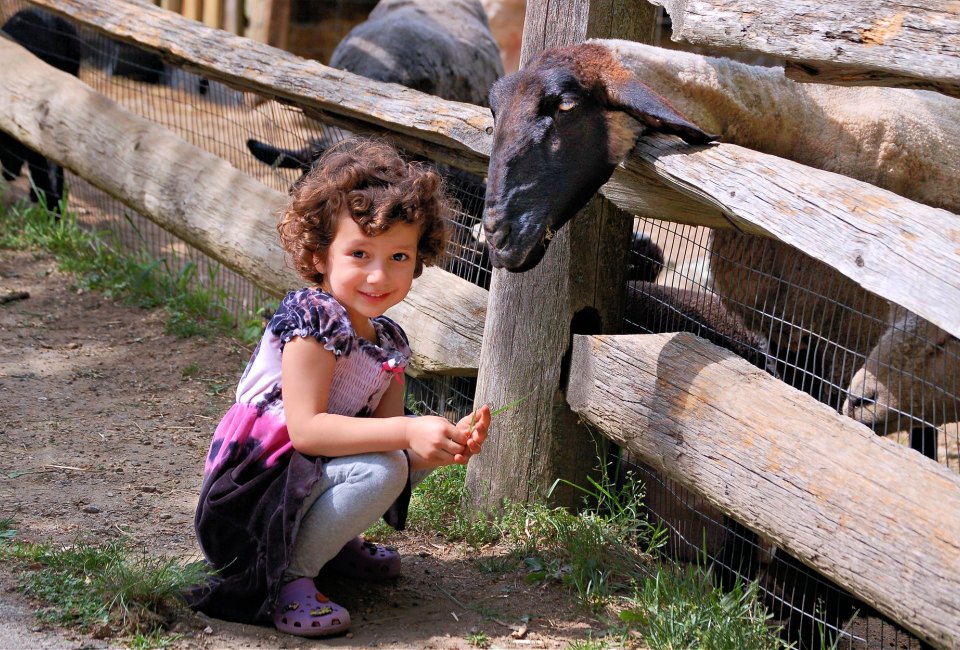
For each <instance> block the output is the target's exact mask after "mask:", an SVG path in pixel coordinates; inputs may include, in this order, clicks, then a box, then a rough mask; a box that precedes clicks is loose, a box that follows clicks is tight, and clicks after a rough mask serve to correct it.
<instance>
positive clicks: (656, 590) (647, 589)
mask: <svg viewBox="0 0 960 650" xmlns="http://www.w3.org/2000/svg"><path fill="white" fill-rule="evenodd" d="M620 619H621V620H622V621H624V622H625V623H626V624H627V625H628V626H629V627H631V628H632V629H635V630H636V631H637V632H639V633H640V634H641V635H642V636H643V639H644V641H645V642H646V643H647V645H649V647H650V648H652V649H653V650H657V649H659V648H670V649H671V650H672V649H677V650H683V649H687V648H689V649H690V650H700V649H702V650H741V649H742V648H751V649H752V650H781V649H785V648H788V647H789V645H788V644H786V643H785V642H784V641H783V640H781V639H780V638H779V637H778V636H777V634H776V630H773V629H771V627H770V625H769V620H770V615H769V614H768V613H766V611H765V610H764V608H763V607H762V606H761V605H760V603H759V600H758V596H757V587H756V585H755V584H750V585H748V586H747V587H746V588H744V587H743V586H742V585H740V584H737V585H736V586H735V587H734V588H733V589H732V590H731V591H728V592H724V591H722V590H720V589H718V588H716V587H714V586H713V585H712V584H711V583H710V581H709V579H708V578H707V576H706V574H705V573H704V571H703V570H702V569H699V568H697V567H696V566H689V567H687V568H686V569H680V568H677V569H668V568H663V569H661V570H660V571H659V572H658V573H657V575H656V576H655V577H654V579H651V580H647V581H644V582H642V583H639V585H638V588H637V591H636V593H635V594H634V596H633V597H632V598H630V599H629V600H628V601H627V602H626V606H625V607H624V609H623V610H622V611H621V612H620Z"/></svg>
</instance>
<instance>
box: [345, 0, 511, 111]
mask: <svg viewBox="0 0 960 650" xmlns="http://www.w3.org/2000/svg"><path fill="white" fill-rule="evenodd" d="M330 67H331V68H338V69H341V70H348V71H350V72H353V73H355V74H359V75H362V76H364V77H367V78H369V79H375V80H376V81H385V82H391V83H398V84H401V85H403V86H406V87H408V88H413V89H414V90H419V91H421V92H425V93H428V94H430V95H436V96H437V97H442V98H443V99H449V100H453V101H458V102H467V103H470V104H477V105H478V106H486V105H487V91H488V89H489V88H490V85H491V84H493V82H494V81H496V80H497V79H499V78H500V77H501V76H503V63H502V61H501V59H500V48H499V47H498V46H497V42H496V40H494V38H493V35H492V34H491V33H490V25H489V23H488V22H487V14H486V13H485V12H484V10H483V6H482V5H481V4H480V2H479V0H442V1H438V0H380V2H378V3H377V6H376V7H374V8H373V11H371V12H370V17H369V18H368V19H367V20H366V21H365V22H363V23H360V24H359V25H357V26H356V27H354V28H353V29H352V30H351V31H350V32H349V33H348V34H347V35H346V36H345V37H344V38H343V40H342V41H340V43H339V44H338V45H337V47H336V49H335V50H334V51H333V54H332V55H331V57H330Z"/></svg>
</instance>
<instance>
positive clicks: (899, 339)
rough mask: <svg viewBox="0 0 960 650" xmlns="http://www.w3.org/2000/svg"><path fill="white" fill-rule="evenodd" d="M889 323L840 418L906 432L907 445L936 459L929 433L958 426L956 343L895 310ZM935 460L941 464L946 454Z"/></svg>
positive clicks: (959, 358)
mask: <svg viewBox="0 0 960 650" xmlns="http://www.w3.org/2000/svg"><path fill="white" fill-rule="evenodd" d="M889 322H890V327H889V328H888V329H887V330H886V331H885V332H884V333H883V335H882V336H881V337H880V339H879V340H878V341H877V344H876V346H874V348H873V350H871V351H870V353H869V355H868V356H867V360H866V362H865V363H864V365H863V367H862V368H860V369H859V370H857V372H856V374H854V376H853V378H852V379H851V380H850V390H849V397H848V398H847V399H846V401H845V402H844V404H843V413H844V414H845V415H847V416H849V417H851V418H853V419H855V420H857V421H858V422H862V423H863V424H865V425H867V426H868V427H871V428H872V429H873V430H874V431H876V432H878V433H886V432H888V431H903V430H906V429H911V430H913V433H914V436H915V437H914V439H912V440H911V445H912V446H913V447H914V448H916V449H917V450H918V451H921V452H922V453H925V454H926V455H929V456H934V457H936V453H937V450H936V448H932V445H933V444H935V442H933V441H931V439H930V435H932V433H933V432H932V431H930V429H931V428H933V427H937V426H940V425H943V424H946V423H949V422H960V409H958V404H957V396H958V395H960V340H958V339H957V338H956V337H953V336H950V334H948V333H947V332H946V331H944V330H943V329H941V328H939V327H937V326H936V325H934V324H933V323H931V322H930V321H927V320H925V319H923V318H920V317H919V316H917V315H916V314H914V313H912V312H908V311H905V310H903V309H901V308H899V307H892V308H891V314H890V318H889ZM918 433H919V434H920V435H921V437H920V438H919V439H918V438H916V435H917V434H918ZM925 433H926V434H928V435H927V437H926V438H924V437H923V434H925ZM942 446H943V447H944V449H946V448H948V445H947V444H944V445H942ZM938 460H940V461H941V462H947V461H948V458H947V454H946V453H944V454H942V457H941V458H939V459H938Z"/></svg>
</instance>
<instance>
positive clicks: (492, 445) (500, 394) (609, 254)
mask: <svg viewBox="0 0 960 650" xmlns="http://www.w3.org/2000/svg"><path fill="white" fill-rule="evenodd" d="M655 12H656V9H655V8H654V7H652V6H650V5H648V4H647V3H644V2H633V1H630V0H627V1H622V0H564V1H563V2H555V1H554V2H548V1H547V0H532V1H530V2H528V3H527V13H526V18H525V21H524V31H523V45H522V50H521V55H520V59H521V67H522V65H523V63H525V62H527V61H529V60H530V59H531V58H532V57H533V56H534V55H536V54H537V53H538V52H540V51H541V50H544V49H546V48H548V47H555V46H562V45H572V44H575V43H579V42H581V41H583V40H585V39H586V38H591V37H611V36H619V37H622V38H629V39H631V40H636V41H643V42H648V43H650V42H652V40H653V33H654V22H655V21H654V17H655ZM631 224H632V219H631V218H630V216H629V215H627V214H626V213H624V212H622V211H620V210H618V209H617V208H616V207H614V206H613V204H611V203H609V202H608V201H606V200H605V199H603V198H595V199H594V200H592V201H591V202H590V204H588V206H587V207H586V208H584V210H583V211H582V212H581V213H580V214H578V215H577V216H576V218H574V219H573V220H571V222H570V223H569V224H568V225H567V226H566V227H564V228H563V229H561V230H560V232H559V233H557V235H556V237H555V238H554V240H553V242H552V244H551V246H550V248H549V249H548V253H547V256H546V258H545V259H544V260H543V261H542V262H541V263H540V265H539V266H537V267H536V268H535V269H533V270H531V271H528V272H526V273H522V274H512V273H508V272H506V271H503V270H500V269H498V270H495V271H494V274H493V281H492V285H491V287H490V301H489V304H488V307H487V320H486V324H485V327H484V334H483V346H482V349H481V354H480V371H479V377H478V386H477V397H476V402H477V403H478V404H482V403H488V404H490V405H491V406H492V407H497V406H500V405H503V404H507V403H509V402H511V401H514V400H516V399H518V398H520V397H523V396H529V397H528V398H527V399H526V400H525V401H524V402H522V403H521V404H520V405H518V406H516V407H515V408H513V409H511V410H509V411H506V412H504V413H502V414H500V415H498V416H497V417H496V418H495V420H494V423H493V425H492V427H491V433H490V438H489V440H488V442H487V445H486V447H485V448H484V452H483V453H482V454H481V455H479V456H477V457H476V458H474V459H473V460H471V461H470V466H469V468H468V471H467V491H468V494H469V497H468V499H469V500H470V501H471V505H472V506H473V507H475V508H479V509H481V510H483V511H485V512H489V511H491V510H497V509H499V508H500V506H501V505H502V503H503V502H504V500H510V501H513V502H527V501H543V500H545V498H546V494H547V491H548V490H549V488H550V487H551V485H552V484H553V483H554V481H556V480H557V479H566V480H567V481H570V482H573V483H577V484H580V485H583V484H585V479H586V477H587V476H588V475H590V474H592V473H593V470H594V469H595V468H596V467H597V458H598V452H599V453H603V447H604V446H605V443H604V441H603V440H604V439H603V437H602V436H600V435H596V436H594V435H592V434H591V432H590V431H589V430H588V429H586V427H584V426H583V425H582V424H580V423H579V422H578V418H577V416H576V415H575V414H574V413H573V412H572V411H571V410H570V408H569V406H568V405H567V402H566V397H565V395H564V389H565V381H566V379H565V374H566V372H567V370H566V368H567V367H568V364H569V350H570V342H571V336H572V334H574V333H577V334H584V333H591V332H592V333H598V332H604V333H614V332H617V331H619V328H620V326H621V322H622V319H623V315H622V310H623V295H624V286H625V281H626V278H625V271H626V263H625V260H626V251H627V247H628V243H629V239H630V228H631ZM580 499H581V497H580V493H579V492H578V491H577V490H575V489H574V488H572V487H570V486H569V485H565V484H559V485H558V489H557V490H556V491H555V492H554V493H553V495H552V497H551V502H552V503H554V504H556V505H566V506H574V507H575V506H576V505H577V504H578V503H579V502H580Z"/></svg>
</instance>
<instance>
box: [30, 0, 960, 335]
mask: <svg viewBox="0 0 960 650" xmlns="http://www.w3.org/2000/svg"><path fill="white" fill-rule="evenodd" d="M33 1H34V2H35V3H36V4H39V5H42V6H45V7H48V8H49V9H51V10H54V11H59V12H60V13H63V14H64V15H67V16H71V17H75V18H77V19H80V20H84V21H85V22H90V23H91V24H92V25H93V26H95V27H96V28H98V29H102V30H105V31H109V32H110V33H113V34H115V35H117V36H119V37H121V38H123V39H126V40H130V41H135V42H138V43H140V44H141V45H144V46H147V47H153V48H169V50H170V52H171V53H172V54H171V56H172V57H173V58H174V59H175V60H178V61H181V62H185V63H187V64H188V65H190V66H191V67H192V68H193V69H197V70H202V71H203V73H204V74H206V75H208V76H211V77H213V78H219V79H221V80H225V81H231V80H232V82H233V83H235V84H237V85H243V84H248V85H249V86H250V87H252V88H255V89H259V90H261V91H263V92H266V93H267V94H270V95H273V96H279V97H281V98H285V99H288V100H290V101H296V102H297V103H300V104H302V105H306V106H308V107H312V110H314V111H318V112H319V113H322V114H323V115H324V116H326V117H330V118H333V120H332V121H334V122H336V123H338V124H341V125H343V126H346V127H347V128H350V129H355V130H360V131H362V130H363V125H367V126H368V127H372V128H378V129H388V130H391V131H392V132H393V133H395V134H398V137H399V138H404V137H405V138H406V140H403V141H401V142H400V144H401V146H404V147H405V148H408V149H409V150H411V151H417V152H420V153H424V154H425V155H428V156H431V157H435V158H437V159H439V160H442V161H445V162H450V163H451V164H454V165H457V166H461V167H463V168H466V169H471V170H473V171H478V172H479V173H485V171H486V165H487V161H488V156H489V150H490V146H491V137H490V135H489V134H488V133H487V129H489V130H490V133H492V120H491V118H490V113H489V111H488V110H487V109H481V108H479V107H475V106H470V105H468V104H460V103H456V102H446V101H443V100H440V99H437V98H434V97H431V96H429V95H424V94H423V93H418V92H416V91H413V90H410V89H407V88H403V87H400V86H394V85H391V84H378V83H376V82H371V81H369V80H367V79H363V78H362V77H358V76H356V75H351V74H349V73H346V72H342V71H339V70H333V69H331V68H326V67H324V66H322V65H320V64H319V63H317V62H315V61H304V60H302V59H299V58H297V57H294V56H293V55H290V54H288V53H286V52H282V51H280V50H277V49H275V48H271V47H269V46H266V45H262V44H258V43H253V42H251V41H250V40H248V39H241V38H239V37H236V36H233V35H228V34H223V33H222V32H217V33H214V32H212V31H211V30H209V29H208V28H206V27H204V26H203V25H199V24H197V23H191V22H189V21H184V20H182V19H181V18H180V17H178V16H176V15H173V14H171V13H168V12H162V11H160V10H159V9H156V8H153V7H152V6H141V5H140V4H138V3H127V2H119V1H118V0H33ZM154 11H155V12H157V15H153V14H152V13H150V12H154ZM584 11H585V10H584ZM144 12H146V13H147V15H146V16H144V17H143V18H141V17H140V16H141V15H142V14H144ZM561 13H563V12H561ZM564 16H567V19H569V18H570V17H571V16H572V14H570V13H569V12H567V13H566V14H564V15H563V16H561V15H558V16H557V17H555V18H552V19H551V20H554V21H555V22H556V21H562V20H564ZM148 19H149V20H148ZM368 111H369V113H370V114H369V115H367V114H366V112H368ZM431 145H433V148H431ZM658 146H659V145H656V144H653V145H650V144H648V142H647V141H646V140H641V143H640V146H639V149H638V151H644V150H646V149H647V148H648V147H652V148H651V149H650V155H652V156H657V155H660V154H659V153H654V152H657V147H658ZM725 146H726V145H721V148H720V149H714V150H715V151H721V152H722V151H727V149H725V148H724V147H725ZM444 152H446V153H444ZM677 153H678V154H682V155H674V156H669V157H668V156H661V162H666V161H669V166H670V169H667V168H666V166H664V165H649V164H644V165H643V166H642V169H643V172H642V173H641V172H639V171H637V165H635V164H634V163H633V162H631V163H629V164H628V165H627V166H626V168H621V169H619V170H618V171H617V173H616V174H615V175H614V178H613V180H612V181H611V183H608V184H607V186H605V188H604V190H603V192H604V194H605V195H606V196H607V197H608V198H610V199H611V200H612V201H613V202H614V203H616V204H617V205H618V206H619V207H621V208H623V209H625V210H627V211H628V212H634V213H637V214H642V215H645V216H651V217H654V218H658V219H663V220H667V221H678V222H681V223H699V224H702V225H708V226H711V227H729V226H730V225H731V224H732V223H734V222H735V223H737V224H738V227H740V228H742V229H744V230H747V231H750V232H757V233H766V234H775V235H776V236H777V237H779V238H780V239H781V240H782V241H784V242H786V243H788V244H791V245H793V246H795V247H797V248H800V249H801V250H806V251H807V252H810V251H811V249H810V248H809V246H810V244H811V242H813V243H814V244H819V249H820V250H819V252H818V254H817V255H818V256H819V257H820V259H821V260H822V261H824V262H825V263H827V264H829V265H830V266H833V267H834V268H837V269H839V270H841V271H843V272H847V270H854V271H856V272H857V274H856V275H853V276H851V277H853V279H854V280H855V281H857V282H859V283H861V284H862V285H863V286H864V287H866V288H868V289H870V290H871V291H874V292H876V293H879V294H881V295H884V296H885V297H888V298H891V299H893V300H894V301H895V302H899V303H901V304H903V305H904V306H905V307H908V308H910V309H913V310H914V311H916V312H917V313H919V314H921V315H922V316H924V317H925V318H927V319H928V320H930V321H932V322H934V323H937V324H938V325H940V326H941V327H943V328H944V329H946V330H948V331H950V332H952V333H954V334H957V333H958V328H960V319H958V318H956V317H955V312H953V314H954V316H951V317H950V318H944V316H943V314H942V313H940V312H941V311H942V309H944V308H947V309H949V307H946V306H947V305H950V304H953V305H960V300H958V299H957V295H956V293H955V284H953V285H950V284H947V285H943V284H942V283H940V282H939V280H938V276H936V275H935V274H936V273H937V272H938V271H937V269H936V268H935V265H923V264H920V263H918V262H917V261H916V260H919V259H921V258H919V257H917V256H916V255H915V254H914V253H913V252H911V251H912V250H914V249H912V248H908V249H907V250H903V251H900V252H893V253H891V254H888V255H886V254H885V255H880V254H871V255H870V256H869V257H870V259H869V260H867V258H866V257H864V262H865V264H866V268H861V267H858V266H857V265H856V255H853V256H852V257H851V256H850V250H849V249H845V248H840V247H838V248H837V249H834V248H833V247H832V246H831V247H825V246H823V244H824V243H825V242H830V243H832V242H836V241H841V240H845V239H846V238H847V237H848V236H849V237H853V238H854V241H860V242H863V241H865V235H864V234H863V231H862V230H861V228H862V226H863V225H864V224H865V223H866V220H867V219H869V220H871V223H873V220H876V219H885V218H886V215H887V214H889V213H888V212H883V213H882V214H879V216H867V215H864V217H863V218H862V219H858V220H857V221H856V222H853V221H851V220H850V219H849V217H848V216H847V215H845V214H842V213H838V212H837V211H835V210H823V211H820V212H819V213H818V215H817V219H816V220H814V221H809V222H808V223H805V224H804V227H803V228H802V229H801V228H793V227H791V228H778V229H777V228H773V227H771V226H770V224H769V223H768V222H769V220H770V219H774V218H775V219H778V220H782V224H783V225H790V224H792V223H795V222H796V221H797V220H796V218H795V216H796V213H795V212H790V213H787V214H777V213H771V212H764V211H760V212H758V211H756V210H753V209H745V210H744V212H742V213H740V212H738V210H740V209H741V203H740V202H739V201H730V200H727V199H726V198H724V199H723V200H722V201H721V202H720V203H719V204H718V203H717V202H716V199H717V197H716V196H712V193H711V192H712V191H706V192H703V193H699V192H697V191H696V190H695V189H693V188H691V187H690V186H689V184H688V183H686V182H683V183H681V185H682V186H684V187H685V188H686V194H684V193H682V192H679V191H678V189H677V188H678V186H677V184H676V181H675V180H674V178H680V177H682V176H683V175H684V171H683V170H684V169H685V168H686V167H687V166H688V165H690V166H691V172H690V174H688V175H689V176H690V177H694V176H699V175H700V174H702V173H703V169H704V168H703V167H702V165H701V167H700V169H699V170H697V169H696V168H697V166H698V165H700V163H698V162H697V158H696V156H699V155H701V154H702V153H704V152H701V154H694V155H690V154H689V149H687V148H685V149H683V150H678V152H677ZM713 155H717V154H713ZM741 158H742V156H741ZM633 160H638V156H636V155H635V156H634V158H633ZM769 164H770V165H771V166H772V167H771V168H776V167H777V165H776V164H775V163H773V162H771V163H769ZM764 165H765V166H767V163H764ZM708 166H709V163H708ZM732 166H733V165H732V164H731V165H719V166H718V169H721V168H724V169H725V168H729V167H732ZM739 171H740V173H741V174H742V175H741V177H740V178H742V179H743V180H744V181H746V180H749V182H750V183H751V185H742V186H741V188H747V187H749V188H750V191H751V192H752V193H754V194H756V195H758V196H766V197H770V198H769V201H768V206H767V207H768V209H775V208H776V207H777V206H779V205H781V204H789V203H791V202H794V203H795V202H796V199H795V197H794V196H791V195H785V196H784V197H783V201H781V200H780V199H781V197H780V193H782V192H783V190H782V188H780V187H778V186H777V184H776V182H775V181H774V180H773V179H771V178H769V177H766V176H764V175H762V174H757V173H750V172H749V171H748V170H746V169H745V170H739ZM810 171H812V170H808V169H807V168H804V171H803V172H802V174H803V175H806V174H807V173H808V172H810ZM638 175H640V176H643V177H645V178H646V179H647V180H648V181H651V180H652V181H653V185H644V184H643V183H641V182H639V181H638V180H637V179H636V178H635V177H636V176H638ZM818 178H819V177H818ZM720 180H722V179H720ZM857 187H858V188H859V189H858V190H857V192H856V194H855V195H854V196H856V197H863V201H862V202H861V203H860V205H871V206H872V205H875V204H877V202H878V200H879V202H880V203H881V204H883V203H886V201H887V198H886V197H887V196H888V195H887V193H883V192H881V194H880V197H881V198H880V199H878V200H877V199H874V198H873V194H872V192H873V191H876V190H874V189H873V188H872V187H871V186H868V185H863V184H861V185H859V186H857ZM739 194H740V198H742V197H743V195H744V194H745V192H743V191H742V190H741V192H740V193H739ZM784 201H786V203H784ZM847 201H848V198H846V195H844V196H840V197H834V198H832V199H831V200H830V202H831V204H832V205H834V206H836V205H841V204H844V202H847ZM903 205H906V204H903ZM912 205H916V204H912ZM851 207H854V208H856V207H857V204H856V203H853V204H852V205H851ZM911 209H912V208H911ZM724 214H726V215H728V216H727V217H725V216H723V215H724ZM728 217H729V218H728ZM906 223H908V224H910V225H911V227H910V228H909V229H908V231H907V232H909V233H910V235H904V236H903V237H901V236H900V235H899V234H898V235H897V237H896V238H894V239H893V240H887V241H880V240H871V241H869V242H867V245H865V247H866V248H868V249H870V250H871V251H874V252H877V251H881V250H882V249H883V248H884V247H888V246H891V241H897V242H905V241H906V243H909V244H910V246H911V247H912V246H913V243H912V241H908V240H909V238H910V237H912V236H913V235H916V236H918V237H920V238H921V240H924V241H927V242H928V243H929V244H928V245H924V247H923V248H924V250H926V251H932V252H933V253H934V254H938V255H940V256H941V257H944V256H946V258H947V259H948V260H950V262H949V264H950V265H951V268H954V267H953V266H952V265H953V264H954V263H955V262H956V258H957V256H956V254H955V252H953V251H956V250H957V249H958V246H957V244H958V241H957V238H958V234H957V231H956V230H954V229H950V228H921V229H917V228H914V227H913V225H915V224H914V223H912V222H909V221H908V222H906ZM900 225H901V221H900V219H899V216H897V217H896V218H895V219H894V220H893V221H891V222H889V223H883V224H880V223H877V224H875V227H874V228H872V229H871V232H874V233H878V232H881V231H882V232H887V233H899V231H900V230H899V229H900ZM824 248H829V250H823V249H824ZM835 251H836V252H835ZM927 259H936V258H927ZM905 267H906V268H907V269H908V271H909V273H910V275H909V276H908V277H910V278H916V279H917V280H918V282H912V281H911V282H901V281H899V280H898V278H900V277H902V276H901V275H899V274H902V273H903V269H904V268H905ZM921 267H923V268H921ZM868 274H869V278H866V276H867V275H868ZM885 277H886V278H890V280H888V281H886V283H884V281H883V278H885ZM956 277H958V276H957V275H956V274H954V275H953V276H951V278H952V279H955V278H956ZM866 279H868V280H869V282H867V281H865V280H866ZM888 287H889V288H891V289H893V290H894V294H893V295H891V294H889V293H888V292H887V288H888ZM914 287H922V289H923V291H924V292H938V291H939V292H940V293H939V294H937V295H933V296H932V299H931V302H930V303H926V304H919V303H920V300H919V298H920V297H921V296H920V294H919V293H917V292H915V291H914V290H913V288H914ZM904 294H906V296H905V297H904Z"/></svg>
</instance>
